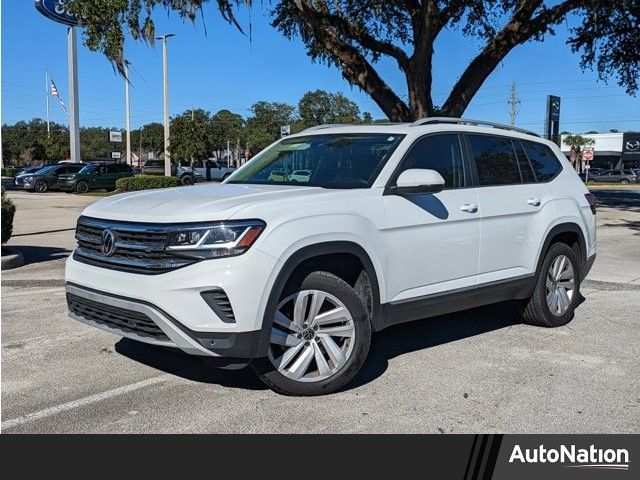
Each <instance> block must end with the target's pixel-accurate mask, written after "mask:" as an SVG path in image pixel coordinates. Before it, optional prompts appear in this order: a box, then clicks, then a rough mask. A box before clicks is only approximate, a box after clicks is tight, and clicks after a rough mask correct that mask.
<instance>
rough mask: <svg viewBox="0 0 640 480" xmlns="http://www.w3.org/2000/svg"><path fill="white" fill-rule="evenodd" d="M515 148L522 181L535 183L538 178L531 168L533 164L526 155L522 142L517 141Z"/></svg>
mask: <svg viewBox="0 0 640 480" xmlns="http://www.w3.org/2000/svg"><path fill="white" fill-rule="evenodd" d="M513 146H514V148H515V149H516V157H517V158H518V166H519V167H520V174H521V175H522V181H523V182H524V183H533V182H535V181H536V177H535V175H534V173H533V169H532V168H531V164H530V163H529V160H528V159H527V156H526V155H525V153H524V148H523V147H522V144H521V143H520V141H518V140H515V141H514V142H513Z"/></svg>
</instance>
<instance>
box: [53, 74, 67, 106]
mask: <svg viewBox="0 0 640 480" xmlns="http://www.w3.org/2000/svg"><path fill="white" fill-rule="evenodd" d="M51 95H53V96H54V97H58V101H59V102H60V106H61V107H62V109H63V110H64V112H65V113H69V112H68V111H67V106H66V105H65V104H64V102H63V101H62V97H60V92H59V91H58V89H57V88H56V84H55V83H53V80H51Z"/></svg>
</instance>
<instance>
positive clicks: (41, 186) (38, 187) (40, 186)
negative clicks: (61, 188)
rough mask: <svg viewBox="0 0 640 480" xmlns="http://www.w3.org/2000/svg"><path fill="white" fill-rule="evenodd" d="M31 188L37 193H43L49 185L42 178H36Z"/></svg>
mask: <svg viewBox="0 0 640 480" xmlns="http://www.w3.org/2000/svg"><path fill="white" fill-rule="evenodd" d="M33 189H34V190H35V191H36V192H38V193H45V192H46V191H47V190H49V185H48V184H47V182H45V181H44V180H38V181H37V182H36V184H35V185H34V186H33Z"/></svg>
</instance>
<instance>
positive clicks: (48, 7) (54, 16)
mask: <svg viewBox="0 0 640 480" xmlns="http://www.w3.org/2000/svg"><path fill="white" fill-rule="evenodd" d="M35 1H36V9H37V10H38V11H39V12H40V13H41V14H43V15H44V16H45V17H47V18H50V19H51V20H53V21H55V22H58V23H64V24H65V25H69V26H72V27H73V26H75V25H77V24H78V19H77V18H76V17H75V15H71V14H69V13H67V7H66V4H67V0H35Z"/></svg>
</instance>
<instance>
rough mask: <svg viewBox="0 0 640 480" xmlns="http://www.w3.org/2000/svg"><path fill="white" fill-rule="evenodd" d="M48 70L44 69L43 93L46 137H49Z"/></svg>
mask: <svg viewBox="0 0 640 480" xmlns="http://www.w3.org/2000/svg"><path fill="white" fill-rule="evenodd" d="M50 88H51V87H49V72H48V71H47V70H46V69H45V70H44V94H45V98H46V99H47V102H46V103H47V138H51V127H50V126H49V89H50Z"/></svg>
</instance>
